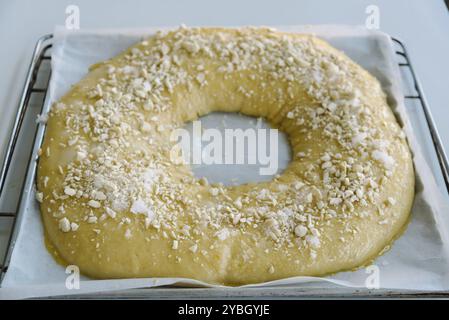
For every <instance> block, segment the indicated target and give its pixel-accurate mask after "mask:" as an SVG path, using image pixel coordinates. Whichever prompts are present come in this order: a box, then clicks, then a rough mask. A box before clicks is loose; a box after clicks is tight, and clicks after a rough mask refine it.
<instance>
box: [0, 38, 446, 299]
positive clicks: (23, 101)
mask: <svg viewBox="0 0 449 320" xmlns="http://www.w3.org/2000/svg"><path fill="white" fill-rule="evenodd" d="M52 39H53V35H51V34H49V35H45V36H43V37H41V38H40V39H39V40H38V42H37V44H36V46H35V49H34V52H33V56H32V59H31V63H30V65H29V68H28V72H27V75H26V80H25V84H24V87H23V91H22V95H21V97H20V101H19V105H18V107H17V114H16V117H15V120H14V124H13V127H12V130H11V134H10V137H9V141H8V144H7V148H6V153H5V155H4V158H3V161H2V162H1V171H0V199H2V197H4V196H5V193H6V191H7V190H5V189H6V188H5V186H6V185H7V181H8V180H11V179H12V180H15V179H16V178H17V179H18V180H20V177H12V178H11V177H10V175H13V173H11V167H12V165H13V163H15V159H14V156H15V150H16V148H17V147H18V146H19V145H20V144H21V143H22V142H21V141H20V136H21V131H22V130H23V126H24V119H25V118H26V115H27V112H28V113H29V112H30V110H29V109H30V106H31V105H32V104H34V107H36V105H37V107H36V108H33V109H34V113H35V114H39V113H41V112H42V109H43V107H44V102H45V97H46V95H47V91H48V84H49V81H50V76H51V66H50V62H51V54H50V53H51V48H52ZM392 40H393V42H394V44H395V47H396V54H397V56H398V64H399V67H400V68H401V69H402V70H407V71H408V73H409V74H410V76H409V78H410V79H411V84H410V85H411V86H412V87H413V91H414V92H412V93H411V94H407V95H405V96H404V98H405V102H406V106H407V107H408V105H409V104H413V103H416V102H418V105H419V106H420V109H421V111H422V113H423V115H424V119H425V122H426V125H427V128H428V133H429V135H430V139H431V141H432V143H433V150H434V151H435V155H436V158H437V160H438V165H439V169H440V171H441V181H442V183H441V184H442V185H444V186H445V187H446V189H447V192H448V193H449V162H448V158H447V155H446V153H445V151H444V148H443V144H442V142H441V138H440V136H439V134H438V131H437V129H436V126H435V122H434V120H433V117H432V114H431V112H430V109H429V106H428V103H427V100H426V99H425V96H424V93H423V90H422V88H421V85H420V82H419V80H418V77H417V75H416V73H415V69H414V67H413V65H412V63H411V61H410V58H409V55H408V53H407V49H406V47H405V45H404V44H403V43H402V42H401V41H400V40H398V39H395V38H392ZM36 100H37V101H38V102H37V103H36V102H35V101H36ZM415 105H416V104H415ZM37 128H38V126H37V125H36V126H35V127H34V128H32V129H34V135H31V139H28V140H31V141H25V142H26V143H27V144H30V145H31V146H33V145H34V144H35V143H36V142H38V141H36V139H39V140H40V141H39V145H40V143H41V142H42V138H43V135H42V134H41V135H38V134H37V132H38V131H37ZM27 129H30V128H27ZM25 139H26V138H25ZM25 142H23V143H25ZM33 161H36V159H33V158H32V154H30V155H29V157H28V161H27V162H26V166H28V167H29V166H30V165H31V164H32V162H33ZM26 171H28V170H26ZM26 171H25V172H26ZM22 178H23V177H22ZM23 180H24V179H23ZM32 180H33V181H34V179H32ZM16 182H17V181H16ZM20 185H21V187H20V188H19V189H18V190H22V191H21V192H18V194H17V195H16V197H17V198H18V203H19V204H20V201H21V199H22V196H23V187H24V183H23V181H21V182H20ZM17 207H18V206H17ZM19 213H20V212H19V210H17V209H15V210H12V211H10V212H1V211H0V219H9V225H10V226H11V227H10V230H9V237H8V241H7V244H6V247H5V252H4V254H3V257H1V256H0V258H2V260H0V262H1V264H0V268H1V273H0V286H1V282H2V280H3V277H4V275H5V274H6V272H7V271H8V263H9V260H10V257H11V253H12V249H13V248H14V244H15V239H16V236H17V233H18V225H20V223H19V222H20V219H21V216H20V214H19ZM0 223H1V221H0ZM0 254H1V252H0ZM305 295H306V296H314V297H342V296H348V297H365V296H369V297H387V296H388V297H429V296H443V297H448V296H449V292H437V293H435V292H424V291H422V292H419V291H413V292H407V291H405V292H404V291H402V292H399V291H391V290H390V291H387V290H376V291H369V290H367V289H366V290H364V289H363V290H360V289H347V288H346V289H341V288H333V289H326V293H323V291H319V290H317V289H316V288H289V289H286V288H251V289H250V288H245V289H238V288H237V289H233V290H227V291H223V290H222V289H214V288H206V289H204V288H197V289H192V288H164V287H162V288H151V289H133V290H128V291H127V293H126V297H128V298H143V297H146V298H170V299H176V298H182V297H184V298H185V297H189V298H192V299H195V298H209V299H214V298H215V299H217V298H239V297H240V298H245V297H246V298H251V297H252V298H254V297H259V298H262V297H279V298H294V297H298V296H305ZM83 297H85V298H89V297H99V296H98V294H97V295H90V296H89V295H85V296H83ZM101 297H102V298H108V297H109V298H117V297H124V293H123V292H115V293H114V292H110V293H104V294H102V295H101Z"/></svg>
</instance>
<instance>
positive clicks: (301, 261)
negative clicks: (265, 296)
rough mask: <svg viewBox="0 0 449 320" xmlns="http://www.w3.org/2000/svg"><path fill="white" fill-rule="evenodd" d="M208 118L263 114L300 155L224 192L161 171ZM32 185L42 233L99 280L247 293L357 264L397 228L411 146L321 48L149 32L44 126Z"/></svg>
mask: <svg viewBox="0 0 449 320" xmlns="http://www.w3.org/2000/svg"><path fill="white" fill-rule="evenodd" d="M213 111H226V112H241V113H243V114H246V115H250V116H255V117H264V118H266V119H267V120H268V121H269V122H270V123H271V124H272V125H273V126H275V127H277V128H279V129H281V130H283V131H284V132H286V133H287V134H288V136H289V139H290V143H291V147H292V151H293V160H292V162H291V163H290V164H289V166H288V167H287V168H286V170H285V171H284V172H283V173H282V174H281V175H280V176H279V177H277V178H275V179H273V180H272V181H269V182H263V183H257V184H246V185H240V186H232V187H223V186H220V185H214V186H212V185H208V184H207V182H206V181H204V180H200V179H197V178H195V177H194V176H193V174H192V172H191V169H190V167H189V166H188V165H185V164H182V163H181V164H179V163H173V162H172V161H170V150H171V149H172V148H173V142H170V139H169V137H170V133H171V132H172V130H173V129H175V128H179V127H182V126H183V125H184V123H186V122H189V121H192V120H195V119H197V118H198V117H199V116H203V115H206V114H208V113H210V112H213ZM41 151H42V153H41V156H40V160H39V168H38V177H37V187H38V192H37V198H38V200H39V201H40V202H41V204H40V207H41V212H42V217H43V221H44V225H45V230H46V234H47V239H48V240H49V242H50V244H51V245H52V246H53V247H54V249H55V251H56V252H57V254H58V255H59V256H60V257H61V258H62V260H64V261H65V262H66V263H68V264H75V265H77V266H79V268H80V270H81V272H82V273H84V274H86V275H88V276H90V277H94V278H102V279H106V278H130V277H139V278H141V277H186V278H194V279H198V280H202V281H206V282H208V283H219V284H226V285H241V284H248V283H257V282H263V281H269V280H275V279H280V278H286V277H292V276H301V275H303V276H321V275H326V274H329V273H335V272H338V271H342V270H350V269H353V268H357V267H360V266H363V265H364V264H366V263H369V262H370V261H371V260H372V259H375V258H376V257H377V256H378V255H379V254H381V253H382V252H383V250H384V249H385V248H387V247H388V246H389V245H390V244H391V242H392V241H393V240H394V239H395V238H396V237H397V236H398V235H399V233H400V232H401V231H402V229H403V228H404V226H405V224H406V222H407V220H408V217H409V213H410V210H411V206H412V202H413V197H414V170H413V163H412V159H411V153H410V151H409V148H408V145H407V142H406V140H405V136H404V134H403V132H402V130H401V128H400V127H399V125H398V123H397V122H396V120H395V117H394V115H393V113H392V111H391V110H390V108H389V106H388V104H387V102H386V97H385V94H384V93H383V91H382V89H381V87H380V85H379V82H378V81H377V80H376V79H375V78H374V77H373V76H371V75H370V74H369V73H368V72H366V71H365V70H363V69H362V68H361V67H360V66H358V65H357V64H355V63H354V62H352V61H351V60H350V59H349V58H348V57H346V56H345V55H344V54H343V53H341V52H340V51H338V50H336V49H334V48H333V47H331V46H330V45H328V44H327V43H326V42H324V41H322V40H320V39H318V38H316V37H313V36H310V35H301V34H291V33H282V32H277V31H273V30H269V29H258V28H244V29H221V28H184V27H182V28H179V29H177V30H175V31H170V32H164V33H163V32H158V33H157V34H156V35H154V36H151V37H150V38H148V39H147V40H145V41H143V42H140V43H138V44H136V45H135V46H133V47H131V48H129V49H128V50H126V51H125V52H123V53H122V54H120V55H119V56H117V57H115V58H113V59H111V60H109V61H105V62H104V63H100V64H96V65H94V66H93V67H92V68H91V70H90V72H89V73H88V74H87V76H86V77H85V78H84V79H83V80H81V81H80V82H79V83H78V84H76V85H75V86H73V88H72V89H71V90H70V91H69V92H68V93H67V94H66V95H65V96H64V97H63V98H62V99H61V100H60V101H59V102H57V103H55V104H54V106H53V108H52V110H51V112H50V114H49V119H48V124H47V130H46V135H45V140H44V144H43V146H42V150H41Z"/></svg>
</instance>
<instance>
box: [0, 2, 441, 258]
mask: <svg viewBox="0 0 449 320" xmlns="http://www.w3.org/2000/svg"><path fill="white" fill-rule="evenodd" d="M68 5H77V6H78V7H79V8H80V24H81V28H120V27H122V28H129V27H148V26H175V25H179V24H182V23H184V24H187V25H223V26H237V25H299V24H349V25H363V24H365V20H366V18H367V14H366V13H365V10H366V8H367V6H368V5H377V6H378V7H379V10H380V30H381V31H384V32H387V33H389V34H391V35H392V36H394V37H397V38H399V39H401V40H403V42H404V43H405V44H406V45H407V48H408V50H409V54H410V56H411V59H412V61H413V63H414V65H415V68H416V71H417V74H418V76H419V78H420V80H421V83H422V86H423V89H424V92H425V93H426V96H427V99H428V102H429V104H430V108H431V111H432V113H433V116H434V118H435V121H436V124H437V127H438V130H439V132H440V135H441V138H442V140H443V143H444V145H445V148H446V150H448V151H449V125H447V119H448V118H449V14H448V10H447V8H446V6H445V4H444V1H443V0H394V1H392V0H382V1H381V0H379V1H375V0H368V1H362V0H346V1H333V0H329V1H324V0H322V1H320V0H310V1H308V0H304V1H287V0H273V1H264V0H252V1H243V0H226V1H225V0H222V1H210V0H193V1H181V0H180V1H174V0H162V1H161V0H158V1H148V0H147V1H144V0H127V1H117V0H107V1H106V0H101V1H92V0H77V1H75V0H70V1H65V0H64V1H49V0H47V1H31V0H30V1H24V0H15V1H7V0H0V155H1V157H0V159H3V152H4V148H5V145H6V143H7V135H8V133H9V131H10V129H11V126H12V119H13V117H14V114H15V111H16V107H17V103H18V99H19V97H20V92H21V90H22V88H23V82H24V78H25V73H26V71H27V67H28V65H29V61H30V58H31V54H32V50H33V47H34V45H35V43H36V41H37V39H38V38H39V37H40V36H42V35H44V34H48V33H51V32H52V31H53V28H54V26H55V25H63V24H64V23H65V19H66V14H65V10H66V7H67V6H68ZM0 161H1V160H0ZM2 200H7V199H2ZM2 224H4V223H2V221H0V247H2V246H3V245H4V244H5V243H6V241H5V239H6V238H5V236H6V234H5V233H4V232H2V230H1V229H2V228H4V227H5V226H4V225H2ZM1 249H2V248H0V254H1V251H2V250H1Z"/></svg>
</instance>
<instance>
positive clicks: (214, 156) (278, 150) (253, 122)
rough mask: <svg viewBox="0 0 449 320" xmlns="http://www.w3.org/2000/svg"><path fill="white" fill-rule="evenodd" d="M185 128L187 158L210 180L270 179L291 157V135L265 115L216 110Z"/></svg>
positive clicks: (234, 182) (228, 183)
mask: <svg viewBox="0 0 449 320" xmlns="http://www.w3.org/2000/svg"><path fill="white" fill-rule="evenodd" d="M184 129H186V132H188V135H186V136H188V140H189V141H182V142H181V148H182V151H183V154H184V159H185V160H186V161H187V162H188V163H189V164H190V166H191V168H192V170H193V173H194V175H195V176H196V177H197V178H199V179H200V178H206V179H207V180H208V181H209V183H222V184H224V185H226V186H232V185H240V184H245V183H250V182H262V181H270V180H272V179H273V177H274V176H275V175H277V174H280V173H282V172H283V171H284V169H285V168H286V167H287V166H288V164H289V163H290V161H291V154H292V152H291V147H290V143H289V141H288V138H287V135H286V134H285V133H283V132H281V131H280V130H278V129H275V128H273V127H272V126H271V125H270V124H269V123H268V122H267V121H265V120H264V119H263V118H254V117H250V116H246V115H242V114H238V113H226V112H213V113H210V114H208V115H206V116H204V117H201V118H200V119H198V120H196V121H193V122H190V123H187V124H186V126H185V127H184ZM183 140H187V139H183Z"/></svg>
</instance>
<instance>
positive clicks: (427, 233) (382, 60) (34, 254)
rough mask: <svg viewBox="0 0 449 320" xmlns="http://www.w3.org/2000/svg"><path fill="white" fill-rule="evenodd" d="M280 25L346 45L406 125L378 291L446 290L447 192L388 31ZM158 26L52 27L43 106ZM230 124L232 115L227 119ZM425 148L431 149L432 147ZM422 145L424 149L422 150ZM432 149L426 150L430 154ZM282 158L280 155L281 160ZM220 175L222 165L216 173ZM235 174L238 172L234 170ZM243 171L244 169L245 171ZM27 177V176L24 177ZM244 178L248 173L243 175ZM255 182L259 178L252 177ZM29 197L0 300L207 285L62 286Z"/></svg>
mask: <svg viewBox="0 0 449 320" xmlns="http://www.w3.org/2000/svg"><path fill="white" fill-rule="evenodd" d="M278 29H280V30H285V31H292V32H307V33H314V34H316V35H317V36H319V37H321V38H323V39H325V40H327V41H329V42H330V43H331V44H332V45H333V46H335V47H337V48H339V49H340V50H343V51H344V52H345V53H346V54H347V55H348V56H349V57H351V58H352V59H353V60H355V61H356V62H358V63H359V64H360V65H362V66H363V67H364V68H365V69H367V70H368V71H370V72H371V73H372V74H373V75H374V76H376V77H377V78H378V79H379V80H380V81H381V83H382V86H383V88H384V90H385V92H386V93H387V94H388V100H389V104H390V106H391V108H392V109H393V110H394V111H395V112H396V114H397V116H398V118H399V119H400V121H401V122H402V123H403V124H404V130H405V132H406V134H407V137H408V140H409V143H410V146H411V148H412V150H413V153H414V163H415V168H416V172H417V188H416V198H415V203H414V207H413V211H412V216H411V221H410V224H409V226H408V228H407V230H406V231H405V233H404V234H403V235H402V236H401V237H400V238H399V239H398V240H397V241H396V242H395V243H394V244H393V246H392V248H391V250H389V251H388V252H387V253H385V254H384V255H382V256H381V257H379V258H378V259H377V260H376V261H375V262H374V264H375V265H376V266H377V268H379V269H378V270H379V280H380V283H379V284H380V288H383V289H401V290H402V289H403V290H406V289H413V290H448V289H449V277H448V271H449V264H448V259H447V257H448V253H449V250H448V248H449V246H448V244H449V236H448V229H449V218H448V215H449V203H448V196H447V193H445V190H444V189H442V187H441V185H438V183H437V176H436V174H435V172H436V171H435V170H437V169H435V168H436V167H435V164H434V163H430V162H429V160H428V156H426V153H428V152H432V149H431V146H429V145H423V144H425V140H424V139H423V138H422V137H421V135H422V134H423V132H422V128H421V130H419V129H420V128H418V127H416V126H415V125H414V124H415V123H418V122H417V120H416V119H415V118H417V117H418V116H419V115H418V114H417V113H416V112H415V111H412V112H411V111H410V110H406V108H405V106H404V101H403V92H402V88H401V76H400V72H399V69H398V67H397V62H396V57H395V55H394V52H393V50H392V43H391V40H390V38H389V36H388V35H386V34H384V33H381V32H377V31H368V30H365V29H363V28H361V27H347V26H300V27H298V26H294V27H279V28H278ZM155 30H156V29H154V28H152V29H140V30H103V31H98V30H90V31H89V30H82V31H77V32H73V31H67V30H65V29H64V28H56V30H55V38H54V45H53V51H52V77H51V82H50V89H49V95H48V97H47V100H46V103H47V107H48V103H50V102H53V101H55V100H57V99H58V98H59V97H60V96H61V95H63V94H64V93H65V92H66V91H67V90H68V89H69V88H70V85H72V84H74V83H76V82H78V81H79V80H80V79H81V78H82V77H83V76H84V75H85V74H86V73H87V71H88V67H89V66H90V65H91V64H93V63H96V62H99V61H102V60H105V59H108V58H111V57H113V56H115V55H116V54H118V53H120V52H121V51H122V50H124V49H126V48H127V47H129V46H130V45H132V44H134V43H135V42H136V41H138V40H140V39H142V38H143V37H145V36H148V35H150V34H152V33H153V32H154V31H155ZM228 121H229V122H232V116H230V117H229V118H228ZM429 147H430V149H429ZM423 150H424V151H423ZM429 150H430V151H429ZM284 160H285V159H284ZM215 171H216V172H217V176H216V177H215V178H216V179H217V180H220V179H221V178H223V177H220V172H221V170H215ZM233 174H236V175H237V176H238V172H233ZM242 175H244V172H243V171H242ZM28 178H29V179H32V177H28ZM244 178H245V179H246V180H248V177H244ZM254 179H255V180H257V176H255V177H254ZM25 193H26V194H25V195H24V197H23V200H22V201H27V203H26V206H24V208H25V209H24V210H23V212H21V213H20V214H21V215H23V219H22V220H21V223H20V225H19V226H18V228H19V230H20V231H19V234H18V237H17V241H16V244H15V247H14V250H13V254H12V257H11V261H10V265H9V268H8V272H7V273H6V276H5V278H4V281H3V284H2V288H0V298H24V297H36V296H49V295H61V294H64V295H67V294H81V293H88V292H98V291H109V290H118V289H127V288H139V287H153V286H160V285H167V284H178V285H187V284H188V285H197V286H198V285H201V286H209V285H207V284H204V283H201V282H199V281H194V280H189V279H178V278H175V279H174V278H162V279H161V278H158V279H123V280H91V279H88V278H85V277H81V284H80V289H79V290H68V289H66V286H65V282H66V277H67V274H66V273H65V269H64V268H63V267H62V266H60V265H58V264H57V263H56V262H55V261H54V260H53V258H52V257H51V256H50V254H49V253H48V252H47V250H46V248H45V245H44V238H43V226H42V222H41V218H40V212H39V209H38V206H37V203H36V202H35V201H34V189H33V188H30V189H29V190H25ZM371 274H372V269H368V270H366V269H360V270H357V271H352V272H341V273H338V274H335V275H332V276H329V277H326V278H314V277H295V278H289V279H283V280H279V281H273V282H270V283H264V284H257V285H252V286H253V287H254V286H279V285H289V286H292V285H296V286H301V285H304V284H305V283H310V282H314V281H315V282H318V283H317V285H318V286H322V287H326V286H328V285H329V283H334V284H337V285H342V286H350V287H365V286H366V281H367V278H368V277H369V276H370V275H371Z"/></svg>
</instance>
